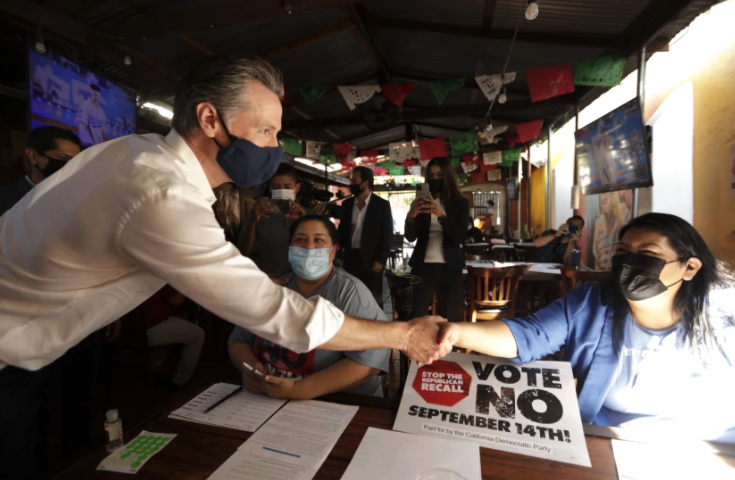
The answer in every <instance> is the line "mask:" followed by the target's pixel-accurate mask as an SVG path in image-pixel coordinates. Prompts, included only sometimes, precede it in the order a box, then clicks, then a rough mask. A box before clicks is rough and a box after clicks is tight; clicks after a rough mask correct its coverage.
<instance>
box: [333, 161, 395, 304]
mask: <svg viewBox="0 0 735 480" xmlns="http://www.w3.org/2000/svg"><path fill="white" fill-rule="evenodd" d="M373 186H374V184H373V171H372V170H370V169H369V168H367V167H355V168H354V169H353V170H352V175H351V176H350V193H351V194H352V195H354V198H348V199H347V200H345V201H344V202H343V203H342V206H343V207H344V208H343V210H342V217H341V219H340V222H339V239H340V242H339V243H340V246H341V247H342V255H343V266H344V269H345V270H346V271H347V272H348V273H349V274H350V275H353V276H355V277H357V278H358V279H359V280H360V281H362V283H364V284H365V285H366V286H367V287H368V289H369V290H370V291H371V292H373V297H375V301H376V302H378V305H381V306H382V305H383V268H384V267H385V263H386V261H387V260H388V254H389V253H390V246H391V239H392V238H393V213H392V212H391V209H390V203H388V201H387V200H384V199H382V198H380V197H378V196H377V195H373V194H372V190H373Z"/></svg>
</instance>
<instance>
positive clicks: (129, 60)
mask: <svg viewBox="0 0 735 480" xmlns="http://www.w3.org/2000/svg"><path fill="white" fill-rule="evenodd" d="M123 63H124V64H125V65H127V66H130V65H132V64H133V59H132V58H130V55H125V56H124V57H123Z"/></svg>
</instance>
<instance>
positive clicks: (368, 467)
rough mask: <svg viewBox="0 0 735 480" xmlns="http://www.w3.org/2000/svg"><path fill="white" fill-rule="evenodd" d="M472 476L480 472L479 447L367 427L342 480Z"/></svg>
mask: <svg viewBox="0 0 735 480" xmlns="http://www.w3.org/2000/svg"><path fill="white" fill-rule="evenodd" d="M376 472H380V478H382V479H386V480H390V479H396V480H403V479H410V480H414V479H416V480H420V479H424V478H427V479H428V478H437V477H436V476H434V477H432V476H431V475H432V474H436V473H437V472H440V473H442V474H444V476H441V477H440V478H451V479H453V480H474V479H477V478H480V477H481V476H482V472H481V469H480V447H479V445H471V444H466V443H461V442H455V441H453V440H444V439H441V438H433V437H422V436H418V435H411V434H408V433H400V432H393V431H390V430H382V429H378V428H372V427H370V428H368V431H367V433H366V434H365V437H363V439H362V442H360V447H359V448H358V449H357V452H356V453H355V456H354V457H353V458H352V461H351V462H350V465H349V466H348V467H347V471H346V472H345V474H344V475H343V476H342V480H373V479H375V478H377V476H376Z"/></svg>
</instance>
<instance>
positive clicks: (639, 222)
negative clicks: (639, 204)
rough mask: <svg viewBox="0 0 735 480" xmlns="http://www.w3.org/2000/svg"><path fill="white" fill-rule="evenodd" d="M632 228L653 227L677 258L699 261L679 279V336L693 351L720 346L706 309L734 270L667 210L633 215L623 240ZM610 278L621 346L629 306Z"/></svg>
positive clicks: (732, 281)
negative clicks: (712, 294) (694, 270)
mask: <svg viewBox="0 0 735 480" xmlns="http://www.w3.org/2000/svg"><path fill="white" fill-rule="evenodd" d="M632 229H644V230H653V231H656V232H658V233H660V234H661V235H664V236H665V237H666V238H667V239H668V240H669V244H670V245H671V247H672V248H673V249H674V251H675V252H676V254H677V256H678V259H679V261H681V262H686V261H687V260H688V259H690V258H692V257H696V258H698V259H699V260H700V261H701V262H702V268H701V269H700V270H699V271H698V272H697V274H696V275H694V278H692V279H691V280H690V281H688V282H682V285H681V287H679V291H678V292H677V294H676V297H675V298H674V313H675V314H676V315H677V316H678V317H679V318H680V319H681V322H682V323H681V336H680V338H681V339H683V340H684V342H685V344H686V345H687V346H688V347H689V348H691V349H692V350H699V349H700V348H701V347H704V348H705V349H706V348H711V347H712V346H715V345H719V342H718V341H717V337H716V335H715V329H716V325H713V324H712V321H711V320H712V319H711V318H710V313H711V312H710V308H709V294H710V292H711V291H713V290H718V289H722V288H727V287H731V286H733V285H735V277H733V273H732V272H731V271H730V270H728V269H727V267H726V266H725V264H724V263H723V262H721V261H719V260H717V259H716V258H715V257H714V255H712V252H711V251H710V249H709V248H708V247H707V244H706V243H705V242H704V239H702V236H701V235H700V234H699V232H697V231H696V230H695V229H694V227H693V226H691V225H690V224H689V223H688V222H687V221H685V220H683V219H681V218H679V217H677V216H676V215H669V214H666V213H647V214H645V215H641V216H640V217H637V218H634V219H633V220H631V221H630V222H629V223H628V224H627V225H625V226H624V227H623V228H622V229H621V230H620V234H619V235H618V239H622V238H623V236H624V235H625V233H626V232H628V231H629V230H632ZM614 282H615V280H614V279H611V281H610V284H608V288H607V289H606V294H607V295H609V298H610V300H611V305H612V307H613V321H614V324H615V331H614V334H613V339H614V342H615V343H616V344H617V345H618V346H621V345H622V343H623V341H624V338H625V322H626V320H627V318H628V315H629V314H630V306H629V305H628V302H627V300H626V299H625V297H623V295H622V294H621V293H620V290H619V289H618V286H617V285H616V284H615V283H614Z"/></svg>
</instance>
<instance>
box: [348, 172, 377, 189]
mask: <svg viewBox="0 0 735 480" xmlns="http://www.w3.org/2000/svg"><path fill="white" fill-rule="evenodd" d="M352 173H359V174H360V180H361V181H360V183H362V182H368V186H369V187H370V190H372V189H373V187H374V186H375V179H374V178H373V171H372V170H370V169H369V168H367V167H355V168H353V169H352Z"/></svg>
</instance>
